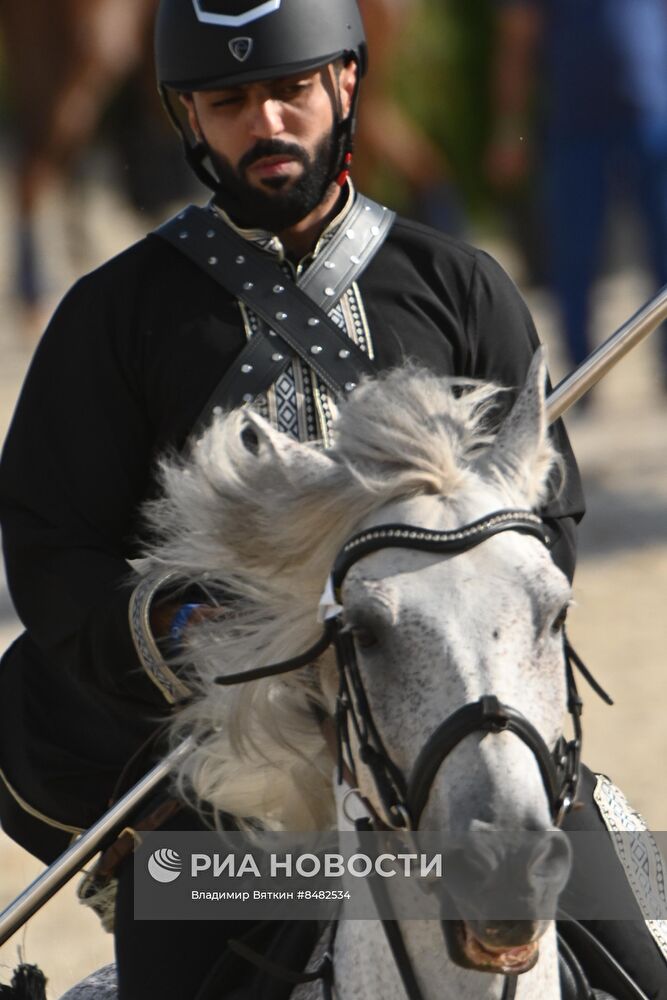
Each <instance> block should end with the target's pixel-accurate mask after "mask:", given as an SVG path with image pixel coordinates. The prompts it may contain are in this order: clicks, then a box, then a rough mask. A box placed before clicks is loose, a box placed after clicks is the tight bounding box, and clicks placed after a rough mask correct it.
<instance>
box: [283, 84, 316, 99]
mask: <svg viewBox="0 0 667 1000" xmlns="http://www.w3.org/2000/svg"><path fill="white" fill-rule="evenodd" d="M309 86H310V84H308V83H290V84H287V85H286V86H285V87H283V88H282V89H281V91H280V96H281V97H282V99H283V100H289V99H290V98H294V97H299V96H300V95H301V94H304V93H305V92H306V91H307V90H308V88H309Z"/></svg>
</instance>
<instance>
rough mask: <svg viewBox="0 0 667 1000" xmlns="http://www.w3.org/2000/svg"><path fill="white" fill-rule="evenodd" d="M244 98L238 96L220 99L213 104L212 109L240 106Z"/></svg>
mask: <svg viewBox="0 0 667 1000" xmlns="http://www.w3.org/2000/svg"><path fill="white" fill-rule="evenodd" d="M242 100H243V98H242V97H241V96H240V95H238V96H232V97H219V98H218V99H217V100H216V101H212V102H211V107H212V108H229V107H231V106H232V105H234V104H240V103H241V101H242Z"/></svg>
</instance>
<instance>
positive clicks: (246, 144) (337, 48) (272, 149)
mask: <svg viewBox="0 0 667 1000" xmlns="http://www.w3.org/2000/svg"><path fill="white" fill-rule="evenodd" d="M156 55H157V73H158V79H159V83H160V87H161V90H162V93H163V98H164V101H165V104H166V107H167V109H168V111H169V114H170V116H171V117H172V120H173V121H174V123H175V124H176V126H177V128H178V129H179V131H180V132H181V135H182V138H183V141H184V145H185V151H186V155H187V158H188V161H189V162H190V164H191V165H192V166H193V168H194V169H195V171H196V173H197V174H198V176H199V177H200V178H201V179H203V180H204V181H205V182H206V183H207V184H208V185H209V186H210V187H211V189H212V190H213V198H212V200H211V202H210V204H209V205H208V206H207V208H206V209H194V210H188V211H186V212H184V213H181V215H180V216H179V217H177V218H176V219H175V220H172V222H170V223H168V224H166V225H165V226H164V227H161V229H160V230H158V231H156V232H155V233H152V234H150V235H149V236H148V237H146V238H145V239H143V240H142V241H140V242H139V243H137V244H136V245H134V246H132V247H130V248H129V249H128V250H126V251H125V252H123V253H121V254H120V255H119V256H118V257H116V258H114V259H113V260H111V261H109V262H108V263H106V264H105V265H103V266H102V267H101V268H99V269H98V270H97V271H95V272H93V273H92V274H90V275H87V276H86V277H84V278H82V279H81V280H80V281H79V282H77V284H76V285H75V286H74V287H73V288H72V289H71V290H70V292H69V293H68V294H67V296H66V297H65V299H64V300H63V302H62V303H61V305H60V307H59V308H58V310H57V311H56V313H55V315H54V317H53V319H52V321H51V324H50V325H49V328H48V329H47V331H46V333H45V335H44V337H43V339H42V342H41V344H40V346H39V348H38V350H37V353H36V355H35V359H34V362H33V364H32V367H31V369H30V372H29V374H28V377H27V379H26V383H25V386H24V389H23V392H22V395H21V398H20V401H19V405H18V408H17V411H16V414H15V417H14V420H13V424H12V428H11V430H10V434H9V437H8V440H7V444H6V447H5V452H4V457H3V462H2V467H1V469H0V504H1V511H2V526H3V537H4V545H5V557H6V564H7V573H8V579H9V582H10V587H11V591H12V595H13V599H14V602H15V605H16V608H17V610H18V612H19V614H20V616H21V618H22V620H23V622H24V624H25V626H26V631H25V632H24V634H23V635H22V636H21V637H20V638H19V639H18V640H17V641H16V642H15V643H14V645H13V646H12V647H11V648H10V649H9V650H8V651H7V653H6V654H5V656H4V659H3V661H2V667H1V670H0V706H1V707H0V712H2V721H1V724H0V768H1V770H0V777H1V779H2V780H1V781H0V815H1V817H2V823H3V827H4V829H5V830H6V832H7V833H8V834H9V835H10V836H12V837H13V838H15V839H16V840H17V841H18V842H19V843H21V844H22V845H23V846H24V847H25V848H26V849H28V850H29V851H31V852H32V853H34V854H36V855H37V856H38V857H40V858H42V859H43V860H45V861H51V860H53V859H54V858H55V857H56V856H57V855H58V854H59V853H60V852H61V851H62V850H63V849H64V848H65V846H66V845H67V844H68V843H69V841H70V840H71V838H72V837H73V836H75V835H76V834H77V833H79V832H80V831H81V830H82V829H85V828H86V827H87V826H89V825H90V824H91V823H92V822H93V821H94V820H95V819H96V818H97V817H98V816H99V815H100V814H101V813H102V812H103V811H104V810H105V808H106V807H107V805H108V803H109V801H110V800H113V799H114V798H115V797H117V796H118V794H120V793H121V792H122V791H123V790H124V789H125V788H126V787H128V785H129V784H131V783H132V782H133V781H134V780H136V778H137V776H138V775H140V774H142V773H143V771H144V770H146V769H147V767H148V766H149V764H150V763H151V761H152V760H153V759H155V758H156V757H159V756H160V755H161V754H162V753H163V752H164V743H163V740H162V734H163V729H164V727H163V725H162V723H163V722H164V721H165V719H166V718H167V717H169V716H170V715H172V714H173V713H174V712H176V711H178V705H179V701H181V700H182V699H184V698H187V696H188V688H187V684H186V683H185V681H184V679H183V677H180V676H179V675H178V673H177V671H175V670H174V669H173V668H172V667H171V666H170V665H169V663H168V662H167V661H168V660H169V655H168V654H169V652H170V650H171V649H173V647H174V645H178V642H179V636H181V635H182V633H183V630H184V629H185V628H187V627H188V625H191V624H192V622H193V621H196V619H197V618H198V617H199V618H200V617H202V616H205V615H206V613H207V612H206V607H205V605H206V599H207V598H206V595H205V594H203V593H201V592H199V591H196V592H192V593H185V594H183V593H178V594H175V593H173V592H170V590H169V581H168V579H165V580H164V581H163V582H162V584H161V586H159V587H155V586H152V587H150V588H148V589H146V588H145V587H144V586H142V584H141V582H140V578H139V577H137V576H135V575H133V574H132V572H131V569H130V566H129V565H128V564H129V562H130V561H131V560H132V559H133V558H135V557H136V556H137V555H139V554H140V553H141V551H142V547H143V542H144V541H145V536H146V528H145V526H144V524H143V522H142V518H141V515H140V508H141V505H142V503H144V502H145V501H146V500H148V499H151V498H152V497H154V496H155V493H156V491H157V476H156V458H157V457H158V456H159V455H160V454H161V453H163V452H164V451H165V449H170V450H172V451H174V450H178V449H183V448H184V447H185V446H186V445H187V444H189V443H190V444H195V446H196V438H197V436H198V434H199V430H200V428H201V427H202V426H204V425H205V424H207V423H208V422H210V420H211V418H212V416H213V415H214V414H215V413H217V412H219V411H220V409H225V408H230V407H232V406H239V405H247V406H251V407H252V408H254V409H256V410H258V411H259V412H260V413H261V414H263V415H264V416H265V417H266V418H268V420H269V421H270V422H271V423H272V424H273V426H274V427H276V428H277V429H278V430H280V431H282V432H284V433H285V434H287V435H291V436H292V437H294V438H296V439H298V440H300V441H319V442H322V443H324V444H325V445H326V444H328V443H329V441H330V435H331V426H332V418H333V415H334V413H335V409H336V398H337V397H340V396H342V395H345V394H347V393H350V392H354V389H355V386H356V383H357V381H358V379H359V378H360V377H361V376H362V375H368V374H372V373H373V372H375V371H381V370H385V369H388V368H392V367H396V366H398V365H400V364H401V363H402V362H404V361H405V360H406V359H408V358H409V359H411V360H413V361H415V362H417V363H418V364H420V365H421V366H423V367H426V368H428V369H430V370H432V371H435V372H437V373H440V374H444V375H451V374H456V375H464V376H467V377H470V378H475V379H483V380H493V381H496V382H499V383H501V384H502V385H505V386H507V387H508V388H509V389H510V390H516V388H517V387H519V386H520V385H522V384H523V382H524V379H525V375H526V372H527V370H528V367H529V364H530V360H531V357H532V355H533V353H534V351H535V349H536V347H537V345H538V338H537V335H536V332H535V329H534V326H533V323H532V321H531V318H530V316H529V313H528V311H527V309H526V307H525V305H524V303H523V302H522V300H521V298H520V296H519V295H518V293H517V291H516V288H515V287H514V285H513V283H512V282H511V281H510V279H509V278H508V277H507V276H506V275H505V274H504V272H503V271H502V270H501V268H500V267H499V266H498V265H497V264H496V263H495V261H493V260H492V259H491V258H490V257H489V256H488V255H486V254H485V253H483V252H481V251H479V250H475V249H473V248H471V247H468V246H465V245H463V244H461V243H459V242H457V241H455V240H452V239H450V238H448V237H446V236H444V235H442V234H440V233H436V232H434V231H431V230H429V229H427V228H425V227H422V226H419V225H417V224H414V223H412V222H409V221H407V220H404V219H395V218H394V216H393V214H392V213H391V212H389V211H387V210H386V209H384V208H383V207H382V206H378V205H376V204H375V203H374V202H371V201H369V200H368V199H364V198H363V197H362V196H361V195H359V194H358V193H357V192H356V191H355V189H354V187H353V185H352V183H351V181H350V179H349V170H350V165H351V159H352V143H353V134H354V121H355V112H356V107H357V100H358V96H359V87H360V82H361V78H362V76H363V73H364V70H365V66H366V46H365V40H364V34H363V28H362V24H361V20H360V16H359V11H358V9H357V4H356V0H336V2H332V0H269V2H261V3H260V2H259V0H236V2H230V0H162V2H161V4H160V9H159V13H158V21H157V32H156ZM507 398H508V404H509V402H510V401H511V399H512V391H510V392H508V394H507ZM193 435H194V437H193ZM553 435H554V441H555V444H556V446H557V448H558V449H559V451H560V452H561V454H562V456H563V458H564V466H565V477H564V482H558V483H554V484H553V490H552V498H551V500H550V501H549V502H548V503H547V505H546V506H545V508H544V509H543V510H542V512H541V513H542V515H543V518H544V523H545V526H546V530H547V533H548V536H549V541H550V546H551V552H552V556H553V558H554V560H555V561H556V562H557V564H558V565H559V566H560V567H561V568H562V569H563V570H564V571H565V572H566V573H567V574H568V576H570V578H571V577H572V574H573V572H574V562H575V525H576V522H577V521H578V520H579V519H580V518H581V516H582V514H583V509H584V506H583V497H582V493H581V488H580V483H579V477H578V473H577V468H576V464H575V461H574V458H573V456H572V453H571V450H570V448H569V444H568V441H567V437H566V435H565V431H564V429H563V427H562V426H561V425H557V426H556V427H555V428H554V430H553ZM242 530H243V525H241V524H240V525H239V531H242ZM595 784H596V780H595V776H593V775H591V774H590V772H587V771H584V775H583V780H582V782H581V785H580V788H581V793H580V794H581V796H582V802H583V803H584V807H583V808H582V809H580V810H579V811H578V812H577V813H576V814H575V815H576V817H577V822H578V823H579V824H580V825H582V826H584V827H589V828H592V829H595V828H598V827H600V825H601V822H602V821H601V818H600V813H599V810H598V807H597V805H596V804H595V803H594V802H593V800H592V797H591V793H592V791H593V788H594V786H595ZM167 797H168V795H167V794H165V795H163V796H162V797H161V799H160V800H159V801H156V802H153V803H151V804H149V805H146V807H145V809H144V811H143V814H144V815H143V818H144V819H146V817H148V822H149V823H152V825H153V827H154V828H155V826H156V825H159V824H161V825H162V828H165V829H166V828H171V829H192V830H196V829H202V828H204V826H205V817H204V818H202V817H201V816H200V815H198V813H196V812H195V811H193V810H191V809H190V808H188V807H186V806H185V805H184V804H182V805H181V806H180V808H179V809H178V811H177V812H175V813H173V812H172V813H171V814H170V807H166V808H162V809H161V807H163V806H164V799H165V798H167ZM156 816H157V818H156ZM165 817H166V818H165ZM141 818H142V817H138V819H141ZM134 825H136V822H135V823H134ZM612 853H613V852H612ZM116 874H117V876H118V895H117V901H116V907H115V936H116V954H117V967H118V980H119V996H120V1000H139V998H141V1000H145V997H146V996H147V995H150V996H155V997H160V998H161V1000H170V998H173V1000H187V998H188V997H196V996H197V995H198V991H199V989H200V987H201V985H202V984H203V983H204V981H205V980H206V979H207V977H208V976H209V975H210V974H211V972H212V970H213V969H214V966H215V965H216V963H217V962H218V961H219V960H220V957H221V955H223V954H224V951H225V942H226V940H227V938H228V937H229V936H230V934H231V933H232V930H234V929H236V928H235V925H231V926H230V925H229V924H226V923H221V922H215V921H212V922H202V923H188V922H187V921H183V922H174V923H163V922H154V923H151V922H150V921H138V922H136V923H135V921H134V919H133V892H132V885H133V881H132V863H131V859H125V860H124V861H123V862H122V863H121V864H120V865H119V866H118V867H117V871H116ZM575 875H576V865H575ZM608 877H609V879H610V880H612V879H623V878H624V873H623V872H622V870H621V869H620V866H619V865H618V863H617V862H615V861H612V862H611V863H610V870H609V874H608ZM581 891H582V892H583V893H586V892H589V893H590V892H594V891H595V887H594V886H593V887H591V886H585V885H583V886H582V888H581ZM637 915H638V919H637V921H635V922H632V923H629V922H628V923H627V924H625V925H623V927H622V928H620V932H619V928H618V926H617V925H605V926H602V927H601V928H597V930H599V931H600V936H601V937H602V938H603V939H604V940H605V941H606V942H607V944H608V946H609V948H611V949H612V950H613V951H614V952H615V954H616V955H617V957H618V958H619V960H620V961H621V963H622V965H623V966H624V967H625V968H626V970H627V971H628V973H629V974H630V975H631V976H633V977H634V978H635V979H636V980H637V982H639V983H640V984H641V985H642V988H643V989H644V991H645V992H646V994H648V995H649V996H651V997H661V998H665V997H667V988H666V985H665V981H666V979H667V976H666V975H665V965H664V963H663V959H662V956H661V954H660V951H659V949H658V946H657V945H656V943H655V941H654V940H653V938H652V937H651V936H650V934H649V933H648V932H647V931H646V930H645V927H644V924H643V922H642V921H641V919H640V911H639V908H637ZM266 933H267V932H266V929H265V928H259V929H258V934H257V938H256V942H255V947H256V948H257V947H260V948H264V947H265V948H267V949H270V947H271V946H272V944H271V943H272V942H273V945H274V946H275V939H276V936H278V937H279V938H280V939H281V945H280V947H281V956H282V961H284V962H286V963H287V964H290V962H291V963H292V964H293V965H294V967H295V968H297V967H299V965H300V964H301V965H302V964H303V963H304V962H305V961H306V960H307V957H308V953H309V943H310V941H311V940H312V933H311V932H310V931H309V930H308V927H307V925H282V926H278V927H277V928H276V927H275V926H272V927H271V928H270V934H269V935H268V937H266ZM165 956H167V960H166V961H165ZM147 976H149V977H150V984H151V985H150V991H149V993H148V994H147V988H146V979H147ZM602 985H603V986H604V984H602ZM225 988H227V986H225ZM229 988H230V989H231V983H230V984H229ZM281 990H282V992H281ZM222 995H224V993H222ZM283 995H285V996H287V995H289V988H288V987H287V986H286V985H285V983H282V984H281V983H280V982H278V981H277V983H276V993H275V996H276V997H279V996H283Z"/></svg>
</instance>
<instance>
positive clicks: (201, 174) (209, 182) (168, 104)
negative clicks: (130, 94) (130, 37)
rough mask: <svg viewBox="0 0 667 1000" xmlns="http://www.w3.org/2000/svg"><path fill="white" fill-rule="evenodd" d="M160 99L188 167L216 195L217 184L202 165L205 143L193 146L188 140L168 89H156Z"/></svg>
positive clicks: (206, 154)
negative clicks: (178, 140)
mask: <svg viewBox="0 0 667 1000" xmlns="http://www.w3.org/2000/svg"><path fill="white" fill-rule="evenodd" d="M158 90H159V94H160V99H161V101H162V106H163V107H164V109H165V111H166V112H167V115H168V117H169V121H170V122H171V124H172V125H173V126H174V128H175V129H176V132H177V133H178V135H179V137H180V140H181V143H182V145H183V153H184V155H185V159H186V161H187V163H188V166H189V167H190V168H191V170H192V171H193V172H194V173H195V174H196V176H197V178H198V180H200V181H201V182H202V184H204V185H205V187H207V188H210V190H211V191H213V193H214V194H217V192H218V187H219V182H218V179H217V177H216V176H215V174H214V173H213V171H212V170H209V169H208V167H207V166H206V165H205V164H204V160H205V159H206V157H207V156H208V147H207V145H206V143H205V142H202V141H199V142H197V143H195V144H194V145H193V143H191V142H190V140H189V139H188V135H187V132H186V130H185V127H184V125H183V122H182V121H181V119H180V118H179V117H178V115H177V114H176V110H175V108H174V106H173V104H172V100H171V95H170V93H169V91H168V89H167V88H166V87H164V86H160V87H159V88H158Z"/></svg>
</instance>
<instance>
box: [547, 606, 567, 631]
mask: <svg viewBox="0 0 667 1000" xmlns="http://www.w3.org/2000/svg"><path fill="white" fill-rule="evenodd" d="M569 607H570V605H569V603H568V604H564V605H563V607H562V608H561V609H560V611H559V612H558V614H557V615H556V617H555V618H554V620H553V624H552V626H551V631H552V632H553V634H554V635H558V633H559V632H560V631H562V628H563V626H564V625H565V620H566V618H567V612H568V610H569Z"/></svg>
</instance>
